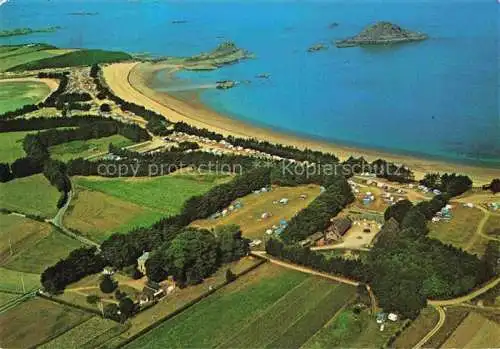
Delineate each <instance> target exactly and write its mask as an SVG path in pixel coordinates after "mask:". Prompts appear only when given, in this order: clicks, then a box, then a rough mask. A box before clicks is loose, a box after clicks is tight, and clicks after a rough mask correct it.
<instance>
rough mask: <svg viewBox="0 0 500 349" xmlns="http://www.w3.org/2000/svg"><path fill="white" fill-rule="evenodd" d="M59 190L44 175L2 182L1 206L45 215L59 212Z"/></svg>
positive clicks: (50, 215)
mask: <svg viewBox="0 0 500 349" xmlns="http://www.w3.org/2000/svg"><path fill="white" fill-rule="evenodd" d="M58 199H59V192H58V191H57V189H56V188H55V187H53V186H51V185H50V183H49V181H48V180H47V179H46V178H45V177H44V176H43V175H42V174H37V175H33V176H29V177H24V178H18V179H15V180H13V181H10V182H7V183H0V207H1V208H7V209H11V210H15V211H19V212H22V213H29V214H34V215H39V216H43V217H53V216H55V214H56V213H57V207H56V205H57V200H58Z"/></svg>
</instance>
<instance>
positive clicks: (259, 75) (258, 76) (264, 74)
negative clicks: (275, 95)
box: [255, 73, 271, 79]
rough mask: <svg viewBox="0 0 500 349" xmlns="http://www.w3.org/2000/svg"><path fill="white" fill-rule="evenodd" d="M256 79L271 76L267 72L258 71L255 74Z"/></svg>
mask: <svg viewBox="0 0 500 349" xmlns="http://www.w3.org/2000/svg"><path fill="white" fill-rule="evenodd" d="M255 77H256V78H257V79H269V78H270V77H271V74H269V73H260V74H257V75H255Z"/></svg>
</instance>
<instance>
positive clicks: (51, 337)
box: [28, 316, 93, 349]
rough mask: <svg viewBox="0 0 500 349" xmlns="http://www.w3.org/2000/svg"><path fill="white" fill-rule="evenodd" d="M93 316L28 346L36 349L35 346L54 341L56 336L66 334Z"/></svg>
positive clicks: (29, 348) (30, 348)
mask: <svg viewBox="0 0 500 349" xmlns="http://www.w3.org/2000/svg"><path fill="white" fill-rule="evenodd" d="M92 318H93V316H91V317H89V318H88V319H85V320H83V321H81V322H79V323H78V324H76V325H75V326H73V327H70V328H68V329H66V330H65V331H63V332H61V333H59V334H54V335H52V336H49V338H47V339H44V340H43V341H41V342H40V343H37V344H35V345H33V346H31V347H28V349H35V348H39V347H40V346H42V345H45V344H47V343H49V342H52V341H53V340H54V339H56V338H58V337H60V336H62V335H63V334H65V333H66V332H69V331H71V330H72V329H74V328H77V327H78V326H81V325H83V324H84V323H86V322H88V321H90V319H92Z"/></svg>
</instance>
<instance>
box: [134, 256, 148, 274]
mask: <svg viewBox="0 0 500 349" xmlns="http://www.w3.org/2000/svg"><path fill="white" fill-rule="evenodd" d="M148 259H149V252H144V253H143V254H142V255H141V256H140V257H139V258H137V269H138V270H139V271H140V272H141V273H143V274H146V261H147V260H148Z"/></svg>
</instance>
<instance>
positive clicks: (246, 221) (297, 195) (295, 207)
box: [192, 185, 320, 238]
mask: <svg viewBox="0 0 500 349" xmlns="http://www.w3.org/2000/svg"><path fill="white" fill-rule="evenodd" d="M319 192H320V190H319V187H318V186H316V185H307V186H297V187H275V188H273V189H272V190H271V191H269V192H264V193H262V192H261V193H259V194H255V193H252V194H249V195H247V196H245V197H243V198H241V199H239V200H238V201H239V202H240V203H241V204H242V207H241V208H239V209H237V210H235V211H233V212H231V213H230V214H229V215H227V216H226V217H221V218H218V219H212V218H209V219H204V220H198V221H195V222H193V223H192V225H193V226H196V227H199V228H207V229H208V228H214V227H216V226H218V225H227V224H237V225H239V226H240V227H241V230H242V232H243V234H244V235H245V236H246V237H248V238H262V237H263V236H264V234H265V231H266V230H267V229H269V228H271V227H272V226H273V225H279V223H280V221H281V220H282V219H284V220H287V221H288V220H289V219H290V218H292V217H293V216H294V215H295V214H296V213H297V212H299V211H300V210H302V209H303V208H304V207H306V206H308V205H309V204H310V203H311V201H313V200H314V199H315V198H316V197H317V196H318V195H319ZM301 195H305V196H306V197H305V198H301ZM282 198H286V199H288V203H287V204H286V205H284V204H280V203H279V202H278V201H279V200H280V199H282ZM264 213H268V214H269V215H270V216H269V217H267V218H262V214H264Z"/></svg>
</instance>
